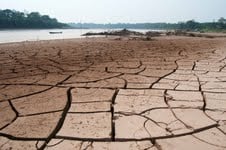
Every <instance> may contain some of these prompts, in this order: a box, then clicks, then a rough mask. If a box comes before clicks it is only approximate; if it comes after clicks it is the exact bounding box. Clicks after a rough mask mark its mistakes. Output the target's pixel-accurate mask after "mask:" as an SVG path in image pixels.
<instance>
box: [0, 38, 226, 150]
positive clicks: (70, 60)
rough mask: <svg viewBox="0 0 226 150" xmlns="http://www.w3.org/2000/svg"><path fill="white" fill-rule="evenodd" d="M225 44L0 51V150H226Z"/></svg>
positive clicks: (94, 42)
mask: <svg viewBox="0 0 226 150" xmlns="http://www.w3.org/2000/svg"><path fill="white" fill-rule="evenodd" d="M225 43H226V39H225V38H214V39H207V38H195V39H193V38H187V37H186V38H185V37H159V38H156V40H153V41H141V40H122V41H119V40H114V39H111V38H105V39H103V38H94V39H82V40H56V41H39V42H23V43H11V44H2V45H0V149H1V150H7V149H19V150H26V149H27V150H32V149H35V150H61V149H68V150H70V149H71V150H72V149H73V150H74V149H78V150H84V149H87V150H92V149H94V150H96V149H97V150H101V149H103V150H105V149H110V150H111V149H112V150H118V149H128V150H137V149H139V150H171V149H172V150H173V149H180V150H190V149H203V150H204V149H205V150H225V149H226V144H225V141H226V118H225V116H226V44H225Z"/></svg>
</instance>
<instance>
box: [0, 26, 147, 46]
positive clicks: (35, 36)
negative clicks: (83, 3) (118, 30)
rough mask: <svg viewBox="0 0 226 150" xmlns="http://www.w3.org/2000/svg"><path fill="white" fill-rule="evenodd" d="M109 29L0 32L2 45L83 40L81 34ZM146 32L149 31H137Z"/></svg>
mask: <svg viewBox="0 0 226 150" xmlns="http://www.w3.org/2000/svg"><path fill="white" fill-rule="evenodd" d="M103 31H108V30H107V29H106V30H104V29H82V30H81V29H43V30H0V43H9V42H22V41H38V40H51V39H70V38H82V37H81V34H84V33H87V32H103ZM135 31H139V32H146V31H148V30H135ZM49 32H62V34H49Z"/></svg>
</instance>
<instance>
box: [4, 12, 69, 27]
mask: <svg viewBox="0 0 226 150" xmlns="http://www.w3.org/2000/svg"><path fill="white" fill-rule="evenodd" d="M67 26H68V25H67V24H64V23H60V22H58V21H57V19H55V18H50V17H49V16H48V15H41V14H39V13H38V12H31V13H25V12H19V11H15V10H10V9H5V10H0V29H42V28H63V27H67Z"/></svg>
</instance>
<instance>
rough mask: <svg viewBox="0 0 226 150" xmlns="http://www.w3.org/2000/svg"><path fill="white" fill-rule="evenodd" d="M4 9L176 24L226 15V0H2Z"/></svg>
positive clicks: (74, 17)
mask: <svg viewBox="0 0 226 150" xmlns="http://www.w3.org/2000/svg"><path fill="white" fill-rule="evenodd" d="M0 9H15V10H18V11H24V10H26V11H28V12H32V11H37V12H40V13H41V14H42V15H44V14H46V15H49V16H50V17H54V18H57V19H58V21H61V22H65V23H69V22H82V23H85V22H86V23H87V22H93V23H119V22H123V23H146V22H151V23H153V22H168V23H176V22H179V21H187V20H191V19H194V20H196V21H199V22H208V21H214V20H215V21H217V19H219V18H220V17H224V18H226V0H0Z"/></svg>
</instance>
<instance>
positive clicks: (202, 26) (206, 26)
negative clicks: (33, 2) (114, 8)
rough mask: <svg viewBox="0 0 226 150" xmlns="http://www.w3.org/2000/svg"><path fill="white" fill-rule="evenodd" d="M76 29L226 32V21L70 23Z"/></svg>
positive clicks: (222, 19)
mask: <svg viewBox="0 0 226 150" xmlns="http://www.w3.org/2000/svg"><path fill="white" fill-rule="evenodd" d="M69 25H70V26H71V27H74V28H84V29H86V28H93V29H97V28H100V29H118V28H127V29H160V30H161V29H162V30H173V29H181V30H191V31H222V30H226V19H224V18H220V19H219V20H218V21H217V22H207V23H199V22H196V21H195V20H189V21H186V22H179V23H134V24H131V23H116V24H111V23H109V24H95V23H70V24H69Z"/></svg>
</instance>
